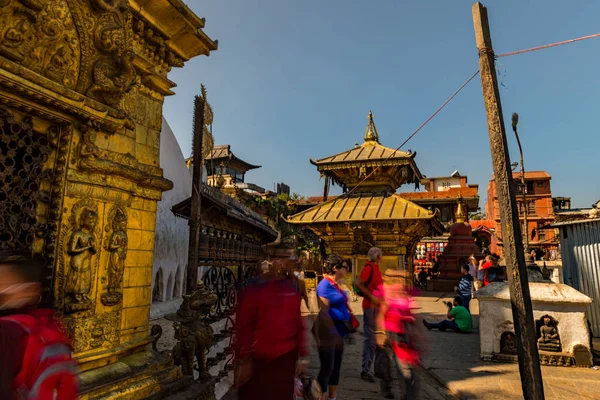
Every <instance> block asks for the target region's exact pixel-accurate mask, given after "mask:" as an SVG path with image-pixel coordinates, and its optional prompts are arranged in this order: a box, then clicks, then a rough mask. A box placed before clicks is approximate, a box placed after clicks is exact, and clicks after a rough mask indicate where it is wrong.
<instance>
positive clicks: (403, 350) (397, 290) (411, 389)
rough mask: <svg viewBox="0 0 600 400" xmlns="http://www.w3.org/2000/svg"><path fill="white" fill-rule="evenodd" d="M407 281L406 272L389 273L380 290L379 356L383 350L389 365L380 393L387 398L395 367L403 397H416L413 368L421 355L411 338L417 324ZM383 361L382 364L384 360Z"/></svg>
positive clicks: (385, 371) (382, 379)
mask: <svg viewBox="0 0 600 400" xmlns="http://www.w3.org/2000/svg"><path fill="white" fill-rule="evenodd" d="M405 282H406V281H405V277H404V272H403V271H398V270H387V271H386V272H385V276H384V284H383V285H382V286H380V287H379V288H378V292H379V293H378V294H379V295H380V296H381V298H382V300H383V301H382V302H381V308H380V311H379V315H378V320H377V325H378V329H379V331H378V335H380V336H379V340H378V345H380V355H381V354H382V353H381V351H382V350H384V351H385V354H386V356H387V357H385V358H386V359H387V362H388V363H387V367H386V368H382V374H380V375H381V392H382V395H383V396H384V397H386V398H393V393H391V382H392V374H391V366H392V365H396V367H397V369H398V371H399V373H400V374H401V375H402V378H404V383H405V387H406V393H405V397H403V398H414V396H415V395H416V393H415V384H414V373H413V368H414V366H416V365H418V363H419V353H418V352H417V350H416V349H415V347H414V346H413V343H412V342H413V340H412V338H411V328H412V326H413V324H414V322H415V317H414V316H413V315H412V311H411V309H412V308H414V300H413V299H412V298H411V297H410V294H409V291H408V289H407V288H406V286H405ZM380 362H381V363H383V361H381V360H380Z"/></svg>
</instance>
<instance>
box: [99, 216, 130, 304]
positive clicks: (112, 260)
mask: <svg viewBox="0 0 600 400" xmlns="http://www.w3.org/2000/svg"><path fill="white" fill-rule="evenodd" d="M112 229H113V231H112V233H111V235H110V238H109V240H108V244H107V246H106V250H108V252H109V253H110V255H109V257H108V268H107V269H108V285H107V289H108V293H105V294H103V296H102V303H103V304H104V305H113V304H117V303H119V302H120V301H121V299H122V298H123V294H122V292H121V285H122V284H123V272H124V271H125V258H127V244H128V242H127V215H126V214H125V212H123V211H122V210H121V209H117V211H116V213H115V216H114V219H113V221H112Z"/></svg>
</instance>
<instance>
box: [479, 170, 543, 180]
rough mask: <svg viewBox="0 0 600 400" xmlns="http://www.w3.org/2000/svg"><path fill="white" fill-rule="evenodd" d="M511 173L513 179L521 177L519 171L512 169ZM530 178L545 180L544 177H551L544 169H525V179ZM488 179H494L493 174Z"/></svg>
mask: <svg viewBox="0 0 600 400" xmlns="http://www.w3.org/2000/svg"><path fill="white" fill-rule="evenodd" d="M512 175H513V179H521V173H520V172H519V171H513V173H512ZM531 179H540V180H542V179H543V180H546V179H552V177H551V176H550V174H549V173H547V172H546V171H525V180H531ZM490 180H491V181H493V180H494V174H492V179H490Z"/></svg>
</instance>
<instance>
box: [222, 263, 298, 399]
mask: <svg viewBox="0 0 600 400" xmlns="http://www.w3.org/2000/svg"><path fill="white" fill-rule="evenodd" d="M289 264H290V263H287V264H280V265H278V266H271V267H270V269H269V271H268V272H267V273H263V274H261V275H260V276H258V277H257V278H256V279H255V280H253V281H252V282H250V283H249V284H248V287H247V288H246V289H245V291H244V292H242V293H241V295H240V300H239V302H238V306H237V311H236V337H237V342H236V345H235V363H236V368H235V371H234V385H235V386H236V387H237V388H238V396H239V397H238V398H239V399H240V400H254V399H262V400H280V399H291V398H292V397H293V396H294V389H295V378H296V376H297V375H301V374H302V373H303V370H304V369H305V368H306V365H307V364H308V347H307V344H306V337H305V336H306V335H305V329H304V324H303V322H302V314H301V310H300V302H301V301H302V296H301V293H300V290H299V287H298V285H296V282H295V281H294V280H293V279H290V278H289V276H291V277H293V272H292V269H291V268H290V265H289Z"/></svg>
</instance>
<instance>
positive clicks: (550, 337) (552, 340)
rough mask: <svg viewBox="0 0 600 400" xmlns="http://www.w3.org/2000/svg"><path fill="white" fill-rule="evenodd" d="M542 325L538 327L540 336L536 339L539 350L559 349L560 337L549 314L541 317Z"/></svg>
mask: <svg viewBox="0 0 600 400" xmlns="http://www.w3.org/2000/svg"><path fill="white" fill-rule="evenodd" d="M542 321H543V323H544V325H542V326H541V327H540V338H539V339H538V347H539V349H540V350H546V351H560V337H559V335H558V329H556V326H555V324H554V321H553V320H552V318H550V316H548V315H545V316H543V317H542Z"/></svg>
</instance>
